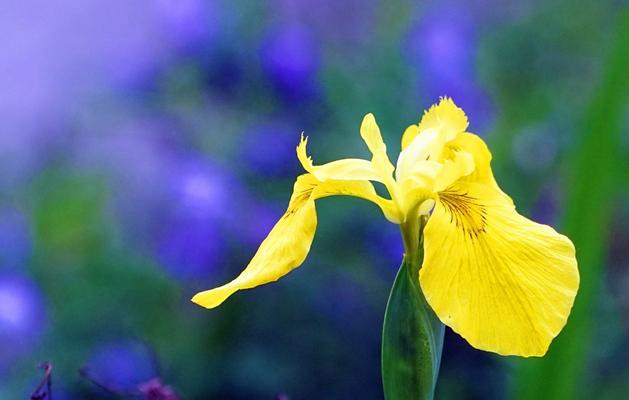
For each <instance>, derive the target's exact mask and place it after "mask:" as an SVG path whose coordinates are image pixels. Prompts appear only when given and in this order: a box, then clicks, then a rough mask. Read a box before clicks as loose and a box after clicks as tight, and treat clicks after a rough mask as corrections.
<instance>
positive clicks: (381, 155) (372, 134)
mask: <svg viewBox="0 0 629 400" xmlns="http://www.w3.org/2000/svg"><path fill="white" fill-rule="evenodd" d="M360 136H361V137H362V138H363V140H364V141H365V143H366V144H367V147H368V148H369V151H371V154H372V155H373V157H372V159H371V162H372V163H373V164H374V167H375V169H376V170H378V172H379V173H380V174H381V175H382V177H381V179H386V178H385V177H390V176H391V174H392V173H393V169H394V167H393V164H391V161H390V160H389V156H388V155H387V146H386V144H384V141H383V140H382V135H381V134H380V128H379V127H378V124H377V123H376V118H375V117H374V116H373V114H371V113H369V114H367V115H365V117H364V118H363V122H362V123H361V125H360Z"/></svg>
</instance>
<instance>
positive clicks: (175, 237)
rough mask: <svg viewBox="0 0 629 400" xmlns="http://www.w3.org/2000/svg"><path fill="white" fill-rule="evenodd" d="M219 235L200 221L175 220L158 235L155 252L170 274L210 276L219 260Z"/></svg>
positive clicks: (221, 243) (221, 242)
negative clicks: (184, 221)
mask: <svg viewBox="0 0 629 400" xmlns="http://www.w3.org/2000/svg"><path fill="white" fill-rule="evenodd" d="M224 253H225V250H224V238H223V235H222V234H221V233H220V232H219V231H218V230H217V229H216V228H215V227H213V226H212V225H211V224H209V223H207V222H202V221H188V223H183V222H179V223H177V222H175V223H173V224H172V225H171V226H168V227H166V229H165V231H164V233H163V234H162V236H161V237H160V238H159V241H158V249H157V256H158V259H159V261H160V263H161V265H162V266H163V267H164V268H165V269H166V270H167V271H168V273H170V274H171V275H172V276H174V277H176V278H179V279H183V280H188V281H196V280H198V279H203V278H206V279H210V278H211V277H212V274H211V273H212V271H216V270H217V269H219V268H220V266H221V264H222V260H223V256H224Z"/></svg>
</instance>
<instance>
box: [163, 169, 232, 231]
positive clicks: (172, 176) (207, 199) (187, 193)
mask: <svg viewBox="0 0 629 400" xmlns="http://www.w3.org/2000/svg"><path fill="white" fill-rule="evenodd" d="M168 186H169V204H170V206H169V209H170V214H172V215H173V216H175V217H176V218H179V219H186V220H197V221H205V222H208V223H212V222H214V223H216V222H219V221H223V222H225V221H228V220H230V219H231V218H232V214H233V213H229V212H226V210H231V209H233V207H234V205H235V204H234V199H238V197H237V196H238V195H239V194H240V193H238V192H239V191H240V190H241V189H240V185H239V183H238V182H237V180H236V178H235V177H233V176H232V175H231V174H229V173H228V172H227V171H224V170H223V169H221V168H219V167H218V166H216V165H215V164H213V163H212V162H210V161H209V160H207V159H203V158H201V157H195V156H192V157H190V156H187V158H185V159H181V158H180V159H179V161H177V162H176V163H175V165H173V169H172V170H171V171H170V173H169V175H168Z"/></svg>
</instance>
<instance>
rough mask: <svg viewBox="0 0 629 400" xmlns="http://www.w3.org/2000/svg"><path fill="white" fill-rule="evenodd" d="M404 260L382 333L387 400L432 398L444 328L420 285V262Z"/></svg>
mask: <svg viewBox="0 0 629 400" xmlns="http://www.w3.org/2000/svg"><path fill="white" fill-rule="evenodd" d="M422 258H423V255H422V257H419V260H417V259H416V260H415V261H414V262H411V261H410V260H409V259H408V258H405V259H404V261H403V262H402V266H401V267H400V270H399V271H398V274H397V277H396V278H395V283H394V284H393V288H392V289H391V294H390V295H389V302H388V304H387V311H386V313H385V316H384V327H383V331H382V382H383V385H384V396H385V399H387V400H427V399H432V398H433V396H434V392H435V385H436V383H437V377H438V375H439V364H440V362H441V350H442V348H443V333H444V326H443V324H442V323H441V322H440V321H439V319H438V318H437V316H436V315H435V313H434V312H433V311H432V309H431V308H430V306H429V305H428V303H427V302H426V299H425V298H424V294H423V293H422V291H421V288H420V286H419V274H418V271H419V266H420V265H421V259H422Z"/></svg>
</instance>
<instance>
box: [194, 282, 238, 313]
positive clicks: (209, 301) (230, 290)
mask: <svg viewBox="0 0 629 400" xmlns="http://www.w3.org/2000/svg"><path fill="white" fill-rule="evenodd" d="M236 291H238V288H235V287H233V286H227V285H226V286H221V287H217V288H215V289H211V290H206V291H204V292H199V293H197V294H195V295H194V297H193V298H192V299H191V301H192V302H193V303H196V304H198V305H200V306H201V307H205V308H208V309H210V308H215V307H218V306H220V305H221V304H222V303H223V302H224V301H225V300H227V298H228V297H229V296H231V295H232V294H234V293H235V292H236Z"/></svg>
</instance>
